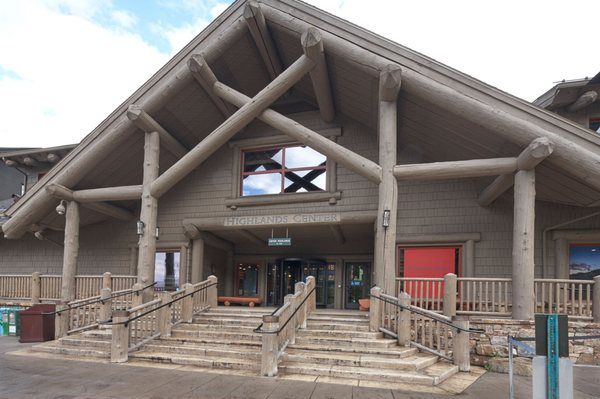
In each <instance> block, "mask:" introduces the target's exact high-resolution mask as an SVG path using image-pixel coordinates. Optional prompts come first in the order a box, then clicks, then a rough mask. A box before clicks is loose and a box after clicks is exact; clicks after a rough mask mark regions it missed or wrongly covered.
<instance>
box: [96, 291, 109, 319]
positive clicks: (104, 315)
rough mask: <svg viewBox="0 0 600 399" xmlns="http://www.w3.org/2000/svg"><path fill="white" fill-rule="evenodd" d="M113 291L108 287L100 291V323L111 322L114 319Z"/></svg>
mask: <svg viewBox="0 0 600 399" xmlns="http://www.w3.org/2000/svg"><path fill="white" fill-rule="evenodd" d="M111 294H112V290H111V289H110V288H108V287H106V288H102V289H101V290H100V299H101V300H102V301H101V302H100V312H99V314H98V322H103V321H109V320H111V319H112V300H111Z"/></svg>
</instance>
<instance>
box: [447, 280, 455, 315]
mask: <svg viewBox="0 0 600 399" xmlns="http://www.w3.org/2000/svg"><path fill="white" fill-rule="evenodd" d="M444 316H449V317H452V316H456V274H454V273H448V274H446V275H445V276H444Z"/></svg>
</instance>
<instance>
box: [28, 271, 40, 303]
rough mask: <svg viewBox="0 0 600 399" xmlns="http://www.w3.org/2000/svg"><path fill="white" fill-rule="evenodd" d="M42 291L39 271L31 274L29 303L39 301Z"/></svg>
mask: <svg viewBox="0 0 600 399" xmlns="http://www.w3.org/2000/svg"><path fill="white" fill-rule="evenodd" d="M41 293H42V278H41V274H40V272H34V273H33V274H32V275H31V303H40V296H41Z"/></svg>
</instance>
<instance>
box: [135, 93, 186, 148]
mask: <svg viewBox="0 0 600 399" xmlns="http://www.w3.org/2000/svg"><path fill="white" fill-rule="evenodd" d="M127 118H129V120H130V121H132V122H133V123H134V124H135V125H136V126H137V127H138V128H140V129H141V130H143V131H144V132H146V133H151V132H158V135H159V136H160V143H161V145H162V146H163V147H164V148H165V149H166V150H167V151H169V152H170V153H171V154H173V155H175V156H176V157H177V158H181V157H183V156H184V155H185V154H187V152H188V149H187V148H186V147H185V146H184V145H183V144H181V143H180V142H179V141H178V140H177V139H176V138H175V137H173V136H172V135H171V134H170V133H169V132H167V131H166V130H165V128H163V127H162V126H161V125H160V123H158V122H157V121H156V120H155V119H154V118H152V117H151V116H150V115H149V114H148V113H147V112H146V111H144V110H143V109H142V107H140V106H139V105H136V104H131V105H130V106H129V108H128V110H127Z"/></svg>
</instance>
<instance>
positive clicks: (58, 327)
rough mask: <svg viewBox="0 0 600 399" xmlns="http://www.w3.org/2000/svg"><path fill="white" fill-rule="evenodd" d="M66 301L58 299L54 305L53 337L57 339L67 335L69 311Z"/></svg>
mask: <svg viewBox="0 0 600 399" xmlns="http://www.w3.org/2000/svg"><path fill="white" fill-rule="evenodd" d="M68 303H69V302H67V301H60V302H59V303H58V304H57V305H56V310H57V311H58V313H56V318H55V320H54V339H59V338H62V337H64V336H66V335H67V332H68V331H69V319H70V317H71V312H70V311H69V306H68Z"/></svg>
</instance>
